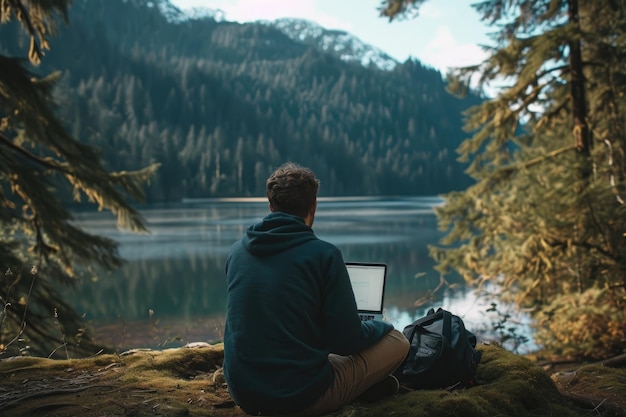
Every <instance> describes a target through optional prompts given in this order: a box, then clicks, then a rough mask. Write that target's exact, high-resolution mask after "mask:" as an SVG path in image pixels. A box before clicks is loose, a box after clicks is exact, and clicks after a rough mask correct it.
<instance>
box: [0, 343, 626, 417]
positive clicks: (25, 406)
mask: <svg viewBox="0 0 626 417" xmlns="http://www.w3.org/2000/svg"><path fill="white" fill-rule="evenodd" d="M478 348H479V350H481V351H482V352H483V357H482V361H481V363H480V365H479V367H478V378H479V381H480V385H478V386H476V387H472V388H469V389H465V390H459V391H453V392H448V391H445V390H416V391H408V392H407V390H403V392H402V393H400V394H398V395H397V396H395V397H393V398H389V399H386V400H383V401H380V402H378V403H374V404H359V403H356V402H355V403H353V404H350V405H348V406H346V407H344V408H343V409H342V410H340V411H338V412H336V413H333V414H331V415H332V416H333V417H348V416H349V417H365V416H368V417H374V416H376V417H378V416H414V417H420V416H429V417H432V416H437V417H448V416H449V417H452V416H455V417H456V416H459V417H460V416H463V417H472V416H475V417H481V416H485V417H487V416H488V417H493V416H507V417H516V416H520V417H521V416H524V417H527V416H546V417H547V416H550V417H553V416H559V417H570V416H571V417H579V416H580V417H582V416H588V415H590V414H589V413H590V410H591V409H593V408H595V410H594V411H593V415H594V416H605V417H608V416H620V415H625V416H626V412H624V414H620V412H621V411H620V408H619V398H626V374H625V372H624V370H623V369H610V368H605V367H598V366H586V367H582V368H580V369H578V370H577V371H575V373H562V374H555V375H552V377H551V376H550V375H548V374H547V373H546V372H545V371H544V370H543V368H541V367H540V366H538V365H536V364H535V363H534V362H532V361H530V360H529V359H526V358H524V357H521V356H518V355H514V354H512V353H510V352H508V351H506V350H504V349H502V348H500V347H498V346H492V345H481V346H479V347H478ZM223 355H224V350H223V345H221V344H218V345H203V346H199V347H194V348H188V347H183V348H176V349H167V350H162V351H152V350H135V351H130V352H128V353H125V354H122V355H100V356H97V357H93V358H87V359H73V360H52V359H43V358H32V357H20V358H14V359H10V360H4V361H2V362H0V415H3V416H48V415H55V416H76V415H81V416H90V415H93V416H95V415H114V416H118V415H133V416H148V415H149V416H155V415H159V416H177V415H187V416H216V417H230V416H244V415H245V414H244V413H243V412H242V411H241V410H240V409H239V408H238V407H236V406H235V405H234V404H233V402H232V400H231V399H230V397H229V395H228V390H227V387H226V385H225V383H224V378H223V372H222V370H221V364H222V360H223ZM592 387H593V388H592ZM573 388H576V389H579V388H580V391H579V392H578V394H583V393H585V392H590V391H592V390H595V391H596V392H597V393H601V394H603V397H602V398H600V399H599V400H598V401H603V403H602V404H603V406H600V407H593V406H592V405H590V404H588V403H585V402H584V401H580V400H578V399H577V398H576V396H575V395H574V394H575V393H576V391H574V390H573ZM607 405H608V407H607Z"/></svg>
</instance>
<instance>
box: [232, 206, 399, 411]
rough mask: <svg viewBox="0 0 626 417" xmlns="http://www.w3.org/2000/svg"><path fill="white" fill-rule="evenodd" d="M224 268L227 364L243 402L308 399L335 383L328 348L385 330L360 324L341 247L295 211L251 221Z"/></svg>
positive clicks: (358, 344) (267, 404)
mask: <svg viewBox="0 0 626 417" xmlns="http://www.w3.org/2000/svg"><path fill="white" fill-rule="evenodd" d="M226 273H227V279H228V315H227V323H226V329H225V335H224V342H225V364H224V369H225V373H226V377H227V380H228V383H229V387H230V389H231V391H232V393H233V395H234V396H235V398H236V400H237V401H238V402H239V403H240V404H241V405H242V406H243V407H244V409H245V408H246V405H247V404H248V403H250V406H254V408H258V407H259V406H262V407H264V408H263V409H262V410H259V411H263V412H265V413H268V412H269V413H279V412H289V411H293V410H297V409H300V408H302V407H303V406H306V405H309V404H307V403H312V402H313V401H315V399H316V398H317V397H319V396H320V395H321V394H322V393H323V392H324V391H325V390H326V389H327V388H328V387H329V386H330V384H331V383H332V380H333V372H332V368H331V366H330V364H329V362H328V354H329V353H330V352H334V353H351V352H353V351H357V350H359V349H362V348H364V347H366V346H367V345H369V344H371V343H372V340H373V339H377V338H379V337H381V335H382V334H383V332H385V331H387V330H388V329H386V328H384V326H380V325H376V324H371V325H367V326H365V327H364V326H362V324H361V322H360V320H359V318H358V315H357V313H356V303H355V301H354V295H353V293H352V288H351V286H350V281H349V278H348V276H347V272H346V271H345V265H344V261H343V258H342V256H341V253H340V252H339V250H338V249H337V248H336V247H335V246H333V245H331V244H330V243H327V242H324V241H322V240H319V239H317V238H316V237H315V235H314V234H313V231H312V229H311V228H310V227H308V226H307V225H305V224H304V223H303V222H302V219H300V218H298V217H297V216H291V215H289V214H286V213H281V212H277V213H272V214H270V215H269V216H267V217H266V218H265V219H264V221H263V222H262V223H259V224H258V225H256V226H254V227H252V228H250V229H249V230H248V232H247V234H246V235H245V236H244V238H243V239H242V241H240V242H238V243H237V244H235V246H233V249H232V250H231V254H230V255H229V257H228V260H227V265H226ZM378 323H380V322H378ZM381 324H382V323H381ZM370 326H371V328H370ZM364 329H365V331H364ZM275 407H279V408H275Z"/></svg>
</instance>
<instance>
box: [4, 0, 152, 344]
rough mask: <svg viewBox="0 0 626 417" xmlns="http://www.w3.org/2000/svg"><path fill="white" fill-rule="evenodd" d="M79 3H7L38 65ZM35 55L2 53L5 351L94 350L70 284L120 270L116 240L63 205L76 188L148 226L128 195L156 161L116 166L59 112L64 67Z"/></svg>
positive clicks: (137, 225) (131, 223)
mask: <svg viewBox="0 0 626 417" xmlns="http://www.w3.org/2000/svg"><path fill="white" fill-rule="evenodd" d="M69 4H70V0H54V1H51V0H29V1H22V0H1V1H0V21H1V22H2V23H7V22H9V21H11V20H12V19H17V21H19V23H20V24H21V26H22V27H23V28H24V29H25V31H26V33H27V35H28V37H29V39H30V47H29V53H28V56H29V58H30V62H31V63H32V64H39V63H40V61H41V59H42V58H43V56H44V50H45V49H47V48H48V47H49V44H48V38H49V36H50V35H51V34H52V33H53V31H54V28H55V25H56V24H58V23H60V22H61V21H63V20H65V21H66V22H67V16H68V7H69ZM27 65H28V62H27V61H25V60H23V59H19V58H15V57H10V56H0V266H1V267H2V272H3V274H4V276H3V277H2V280H1V282H0V297H1V300H0V302H2V311H1V312H0V354H8V353H16V352H20V353H22V354H24V353H27V352H28V353H36V354H46V355H48V354H52V353H53V352H55V351H59V352H62V353H63V355H64V356H66V355H67V356H69V354H70V353H69V352H70V350H71V351H73V352H77V353H95V351H94V350H93V349H94V346H93V345H92V341H91V339H90V335H89V332H88V331H87V330H86V329H85V327H84V324H83V323H82V322H81V318H80V317H79V315H77V314H76V312H74V311H73V310H72V309H71V308H70V307H69V305H68V304H67V303H66V302H64V301H63V300H62V298H61V296H60V292H61V289H62V288H63V287H64V286H67V285H70V286H71V284H72V282H73V281H74V280H75V279H76V278H78V277H79V276H81V275H83V274H90V273H95V271H96V270H97V268H104V269H110V268H115V267H118V266H119V265H120V264H121V263H122V259H121V258H120V257H119V255H118V252H117V243H116V242H114V241H112V240H110V239H108V238H105V237H101V236H95V235H92V234H89V233H86V232H85V231H83V230H82V229H80V228H78V227H77V226H75V225H74V223H73V221H72V220H73V217H72V214H71V213H70V212H69V211H68V208H67V207H66V206H65V205H64V204H63V203H62V202H61V201H64V198H65V197H66V196H68V195H70V196H73V198H74V200H75V201H76V202H80V201H81V200H87V201H88V202H89V203H92V204H95V205H96V206H97V207H98V209H99V210H108V211H111V212H112V213H114V214H115V215H116V216H117V219H118V225H119V226H120V227H123V228H128V229H130V230H133V231H145V224H144V220H143V218H142V216H141V214H140V213H139V212H138V211H136V210H135V209H134V208H133V207H132V205H131V203H130V201H129V199H137V200H141V199H142V198H143V191H142V188H141V184H142V183H143V182H145V181H147V180H148V179H149V177H150V176H151V175H152V174H153V172H154V171H155V170H156V165H152V166H149V167H147V168H145V169H142V170H139V171H135V172H107V171H106V170H105V168H104V167H103V165H102V163H101V161H100V155H99V153H98V152H97V151H96V149H95V148H92V147H90V146H86V145H84V144H82V143H80V142H79V141H77V140H76V139H74V138H73V137H72V136H70V135H69V134H68V132H67V131H66V129H65V127H64V126H63V124H62V122H61V121H60V120H59V119H58V117H57V116H56V114H55V111H56V106H55V102H54V101H53V88H54V85H55V80H56V79H57V78H58V74H53V75H51V76H49V77H45V78H42V77H38V76H36V75H35V74H33V73H32V72H31V71H29V69H28V68H27Z"/></svg>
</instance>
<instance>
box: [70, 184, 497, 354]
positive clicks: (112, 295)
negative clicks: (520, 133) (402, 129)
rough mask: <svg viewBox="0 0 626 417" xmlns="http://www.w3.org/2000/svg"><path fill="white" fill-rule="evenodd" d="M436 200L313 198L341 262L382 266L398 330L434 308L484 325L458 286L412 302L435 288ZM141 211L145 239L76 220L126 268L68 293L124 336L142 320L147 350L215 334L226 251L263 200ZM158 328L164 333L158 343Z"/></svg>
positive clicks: (319, 226) (107, 221)
mask: <svg viewBox="0 0 626 417" xmlns="http://www.w3.org/2000/svg"><path fill="white" fill-rule="evenodd" d="M439 203H440V200H439V199H438V198H435V197H431V198H423V197H421V198H397V199H379V198H365V199H358V198H349V199H320V201H319V205H318V211H317V215H316V220H315V224H314V226H313V228H314V230H315V232H316V234H317V235H318V236H319V237H320V238H321V239H324V240H327V241H329V242H332V243H334V244H335V245H337V246H338V247H339V248H340V249H341V251H342V253H343V255H344V258H345V259H346V260H353V261H357V260H358V261H371V262H385V263H387V264H388V266H389V268H388V274H389V275H388V284H387V288H386V293H385V294H386V296H385V306H386V310H387V317H388V319H389V320H390V321H392V322H393V323H394V325H395V326H396V327H397V328H403V327H404V326H405V325H406V324H409V323H410V322H411V321H413V320H414V319H415V318H417V317H420V316H422V315H423V314H424V313H425V311H426V310H427V309H428V308H429V307H430V306H443V307H444V308H448V309H450V310H451V311H454V312H456V313H457V314H459V315H461V316H465V317H464V318H466V320H467V321H468V322H469V325H470V326H471V325H473V323H476V325H478V324H479V323H480V322H482V321H484V320H485V316H484V311H485V306H484V305H478V304H477V303H474V305H473V306H471V307H468V306H467V302H466V299H467V298H468V297H471V296H472V295H471V293H470V292H469V291H468V290H467V288H465V286H464V285H463V284H462V282H460V281H459V280H458V279H457V280H456V283H457V284H459V285H458V287H457V288H456V289H455V290H448V291H446V292H441V293H440V294H437V295H436V297H435V298H434V299H432V302H431V303H430V304H427V305H423V306H421V307H419V308H416V307H415V305H414V303H415V300H418V299H421V298H423V297H425V296H427V295H428V294H429V291H430V290H431V289H433V288H434V287H435V286H437V284H438V283H439V275H438V273H437V272H436V271H434V270H433V265H434V264H433V261H432V260H431V259H430V258H429V256H428V245H429V244H434V243H437V241H438V239H439V238H440V237H441V232H439V231H438V230H437V225H436V219H435V215H434V212H433V207H434V206H435V205H436V204H439ZM142 213H143V214H144V216H145V217H146V219H147V221H148V225H149V228H150V232H151V233H150V234H147V235H145V234H144V235H136V234H130V233H124V232H120V231H119V230H117V229H116V226H115V220H114V219H113V218H110V217H107V214H106V213H78V214H77V215H76V217H77V220H78V223H79V224H80V225H82V226H83V227H85V228H86V229H87V230H89V231H91V232H94V233H97V234H100V235H104V236H108V237H111V238H113V239H115V240H117V241H118V242H120V254H121V255H122V256H123V257H124V258H125V259H126V260H127V261H128V263H127V264H126V265H125V266H124V267H123V268H121V269H120V270H118V271H115V272H113V273H107V274H100V275H99V276H98V277H95V279H93V280H85V281H84V282H81V283H80V285H78V287H77V288H76V293H74V294H72V295H71V299H72V300H75V301H74V306H75V307H76V309H77V310H78V311H79V312H81V313H84V314H85V316H86V317H87V318H88V319H89V320H92V321H93V322H94V323H98V324H99V326H102V325H107V326H117V327H116V329H117V330H116V331H117V332H126V333H127V332H128V331H129V330H128V329H129V328H130V327H131V323H133V324H136V323H143V325H140V326H139V327H138V328H133V330H132V332H134V333H138V332H141V329H142V328H144V330H145V333H149V335H150V338H149V339H146V340H147V341H146V342H145V343H146V344H151V345H154V344H160V345H163V343H164V341H167V343H172V341H175V342H180V343H183V342H187V341H198V340H212V339H215V338H216V337H219V327H220V326H221V325H220V323H221V322H223V315H224V313H225V311H226V297H225V294H226V283H225V278H224V261H225V257H226V254H227V252H228V250H229V248H230V246H231V245H232V244H233V243H234V242H235V241H236V240H238V239H239V238H240V237H241V235H242V234H243V232H244V231H245V229H246V228H247V227H248V226H249V225H250V224H253V223H255V222H257V221H259V220H260V219H261V218H262V217H263V216H265V215H266V214H267V203H266V202H265V201H264V200H260V199H253V200H251V201H250V200H245V201H241V200H233V199H230V200H194V201H186V202H185V203H184V204H181V205H177V206H169V207H148V208H145V209H143V210H142ZM417 276H419V277H417ZM149 312H152V314H150V315H149ZM165 323H168V324H167V325H166V324H165ZM157 325H158V326H157ZM120 326H121V327H120ZM142 326H143V327H142ZM159 326H160V327H159ZM164 328H167V329H170V331H169V333H168V332H167V331H166V332H162V334H160V336H159V337H156V336H154V335H155V334H158V332H156V331H157V330H159V329H160V330H163V329H164ZM182 328H184V331H183V330H182ZM190 329H194V331H190ZM110 331H111V328H110V327H109V332H110ZM155 332H156V333H155ZM181 335H182V336H181ZM190 337H194V338H196V340H190V339H189V338H190ZM118 339H120V337H119V335H118ZM157 340H158V343H156V341H157ZM150 341H152V342H150ZM116 343H117V344H119V340H118V341H117V342H116ZM135 343H136V342H135ZM131 347H138V346H131Z"/></svg>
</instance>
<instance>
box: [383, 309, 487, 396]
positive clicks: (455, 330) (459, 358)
mask: <svg viewBox="0 0 626 417" xmlns="http://www.w3.org/2000/svg"><path fill="white" fill-rule="evenodd" d="M403 333H404V336H406V338H407V339H408V340H409V342H410V344H411V347H410V349H409V354H408V355H407V358H406V359H405V361H404V363H403V364H402V365H400V367H399V368H398V369H397V370H396V372H395V373H394V375H395V376H396V377H397V378H398V380H399V381H400V384H401V385H403V386H406V387H408V388H412V389H437V388H444V389H459V388H466V387H471V386H473V385H476V384H477V381H476V367H477V366H478V363H479V362H480V357H481V352H479V351H477V350H475V349H474V348H475V347H476V336H475V335H474V334H473V333H471V332H470V331H468V330H466V329H465V324H464V323H463V320H462V319H461V318H460V317H458V316H455V315H454V314H452V313H450V312H449V311H446V310H443V309H441V308H440V309H438V310H437V311H435V310H434V309H432V308H431V309H430V310H429V311H428V313H427V314H426V316H424V317H422V318H420V319H418V320H416V321H414V322H413V323H411V324H409V325H408V326H406V327H405V328H404V330H403Z"/></svg>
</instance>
